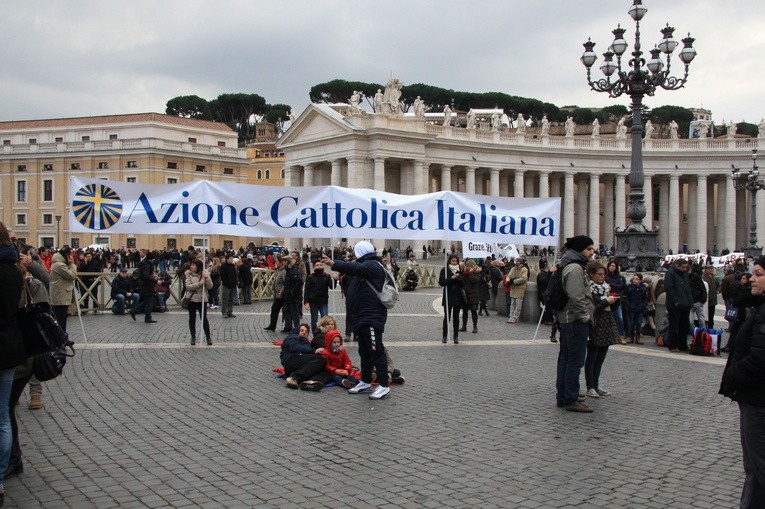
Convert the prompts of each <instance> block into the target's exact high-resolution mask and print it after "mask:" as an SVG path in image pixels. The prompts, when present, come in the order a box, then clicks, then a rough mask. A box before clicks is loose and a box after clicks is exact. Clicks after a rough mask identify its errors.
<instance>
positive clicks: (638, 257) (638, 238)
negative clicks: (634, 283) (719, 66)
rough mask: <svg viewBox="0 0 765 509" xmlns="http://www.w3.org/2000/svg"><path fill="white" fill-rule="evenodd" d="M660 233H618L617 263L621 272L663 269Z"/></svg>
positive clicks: (627, 231)
mask: <svg viewBox="0 0 765 509" xmlns="http://www.w3.org/2000/svg"><path fill="white" fill-rule="evenodd" d="M658 236H659V232H658V231H648V230H644V231H634V230H630V229H628V230H626V231H621V232H616V256H615V257H614V258H615V259H616V262H617V263H618V264H619V267H620V268H621V270H626V271H630V272H641V271H644V272H653V271H657V270H659V268H660V267H661V255H659V250H658Z"/></svg>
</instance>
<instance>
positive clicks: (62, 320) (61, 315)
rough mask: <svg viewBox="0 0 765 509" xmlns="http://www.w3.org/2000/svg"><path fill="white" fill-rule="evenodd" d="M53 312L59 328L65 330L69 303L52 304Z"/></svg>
mask: <svg viewBox="0 0 765 509" xmlns="http://www.w3.org/2000/svg"><path fill="white" fill-rule="evenodd" d="M53 314H54V315H56V321H57V322H58V324H59V325H60V326H61V328H62V329H64V330H66V319H67V317H68V316H69V305H68V304H67V305H65V306H53Z"/></svg>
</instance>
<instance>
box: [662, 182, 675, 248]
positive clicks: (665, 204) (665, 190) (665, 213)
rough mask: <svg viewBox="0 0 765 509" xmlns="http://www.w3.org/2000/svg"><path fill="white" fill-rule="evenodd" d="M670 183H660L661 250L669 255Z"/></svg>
mask: <svg viewBox="0 0 765 509" xmlns="http://www.w3.org/2000/svg"><path fill="white" fill-rule="evenodd" d="M670 221H672V219H671V218H670V214H669V181H667V180H666V179H662V180H661V181H659V249H660V252H663V253H664V254H667V253H668V251H669V228H670V226H669V223H670Z"/></svg>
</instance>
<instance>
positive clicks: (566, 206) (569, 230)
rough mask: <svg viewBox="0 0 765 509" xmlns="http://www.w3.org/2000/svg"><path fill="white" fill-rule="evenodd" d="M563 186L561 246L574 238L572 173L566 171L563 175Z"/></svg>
mask: <svg viewBox="0 0 765 509" xmlns="http://www.w3.org/2000/svg"><path fill="white" fill-rule="evenodd" d="M565 175H566V176H565V179H566V181H565V186H564V189H563V210H564V211H565V215H564V216H563V239H562V242H561V245H563V242H564V241H565V240H566V238H568V237H573V236H574V173H573V172H570V171H567V172H566V174H565Z"/></svg>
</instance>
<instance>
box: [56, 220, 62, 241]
mask: <svg viewBox="0 0 765 509" xmlns="http://www.w3.org/2000/svg"><path fill="white" fill-rule="evenodd" d="M56 244H58V246H57V247H61V216H56Z"/></svg>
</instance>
